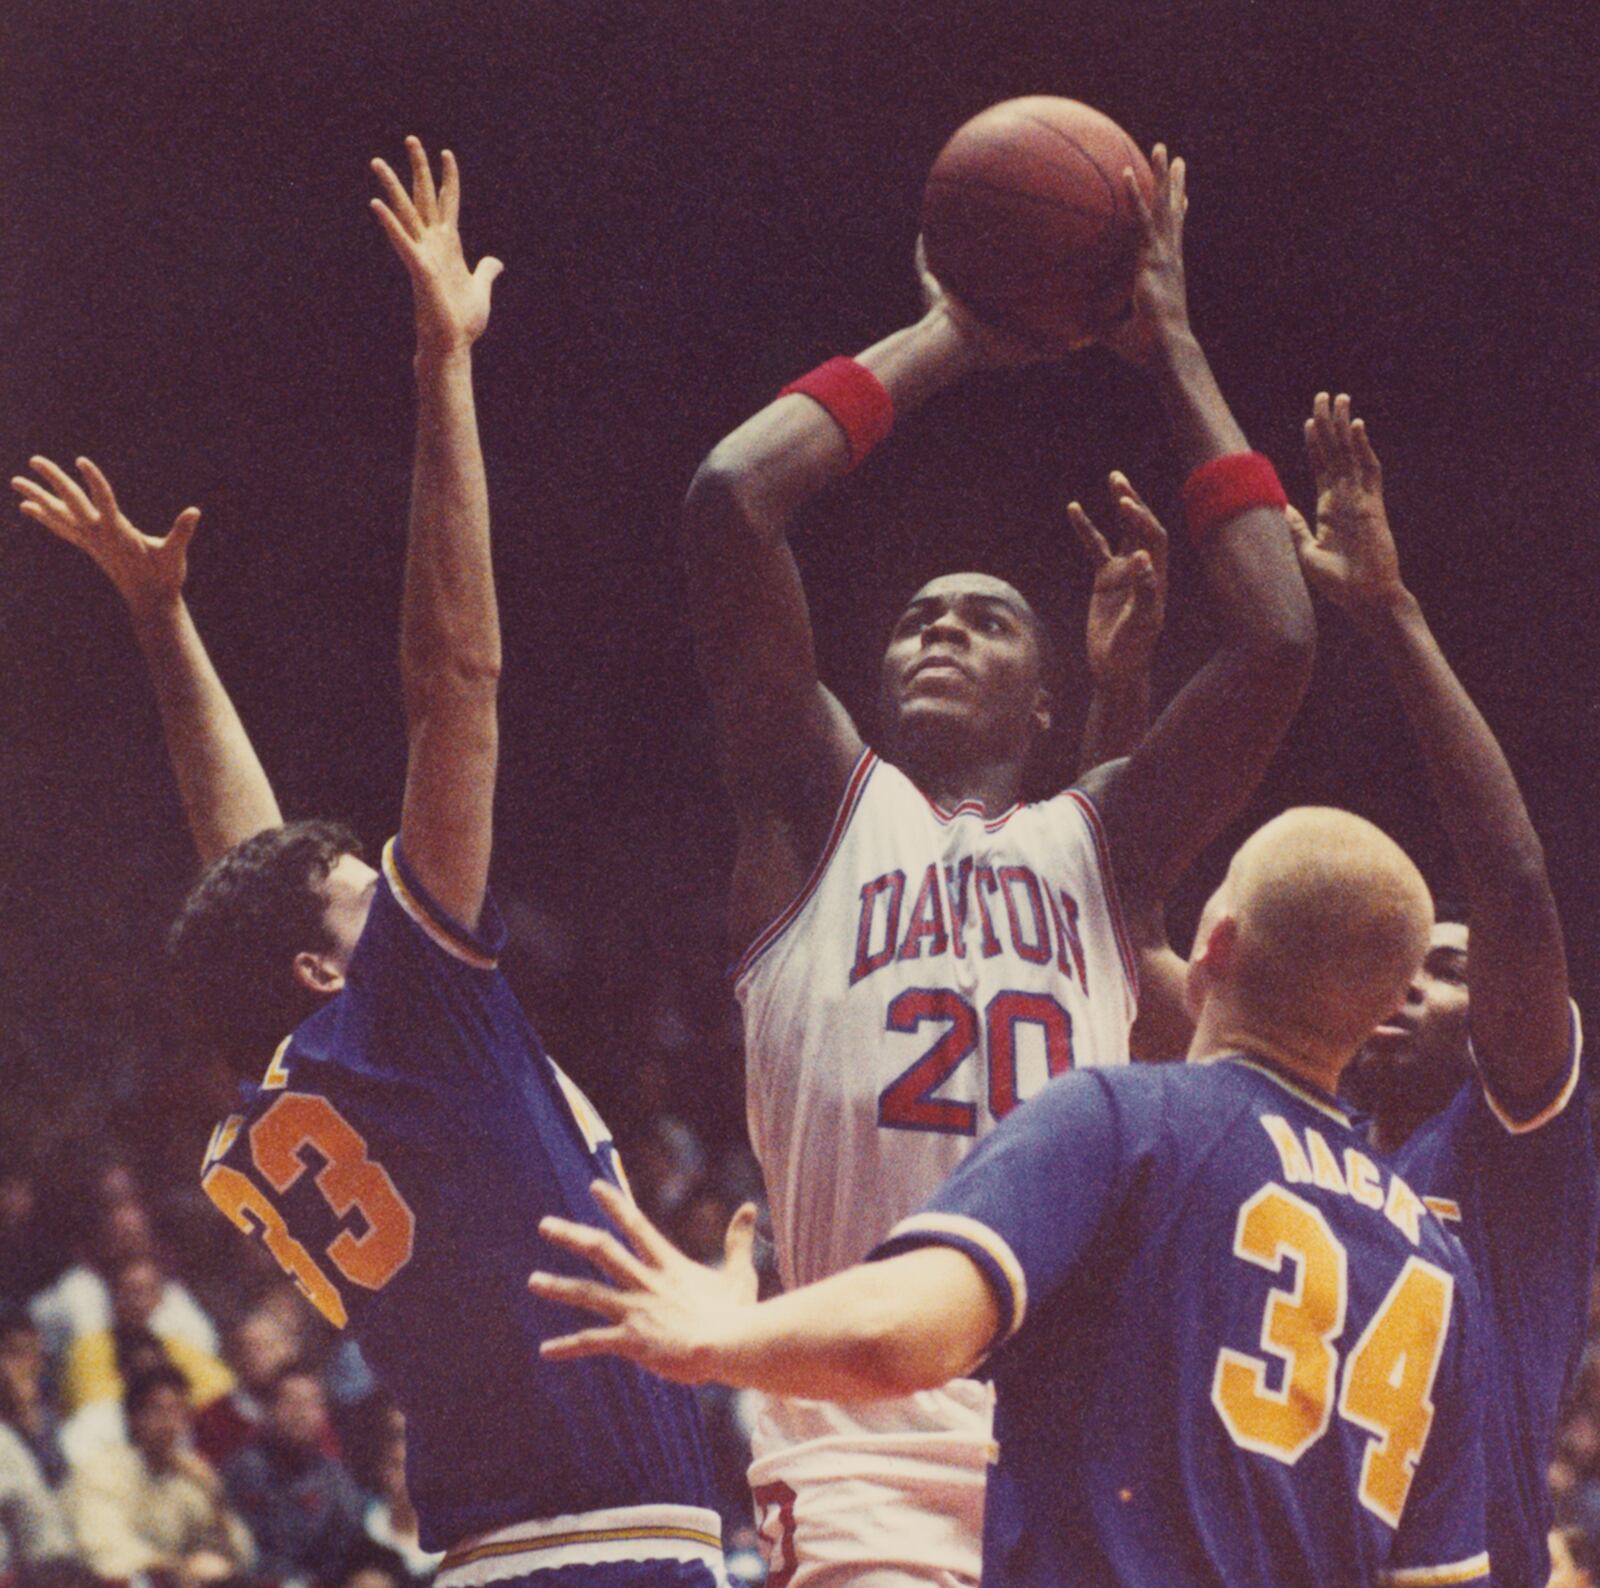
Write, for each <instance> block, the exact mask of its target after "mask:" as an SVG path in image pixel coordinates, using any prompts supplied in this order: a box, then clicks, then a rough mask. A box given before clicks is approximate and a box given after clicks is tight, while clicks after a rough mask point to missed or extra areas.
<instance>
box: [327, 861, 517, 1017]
mask: <svg viewBox="0 0 1600 1588" xmlns="http://www.w3.org/2000/svg"><path fill="white" fill-rule="evenodd" d="M505 941H506V928H505V923H504V921H503V920H502V919H501V916H500V912H499V909H498V908H497V906H496V904H495V902H494V898H493V896H492V895H490V894H486V895H485V896H484V902H483V912H482V914H481V916H480V918H479V920H478V923H477V925H476V926H475V927H469V926H467V925H465V924H464V923H462V922H460V921H457V920H455V919H454V918H453V917H452V916H451V915H450V913H449V912H448V911H447V910H445V909H444V908H443V906H441V905H440V904H439V903H438V902H437V900H435V899H434V898H433V896H432V894H430V893H429V891H428V889H427V886H426V885H425V883H424V882H423V880H422V878H421V877H419V876H418V875H417V873H416V871H415V870H414V869H413V868H412V866H411V865H410V864H409V862H408V861H407V859H406V856H405V851H404V849H403V847H402V845H401V842H400V839H399V837H398V836H397V837H394V838H391V839H390V840H389V841H388V842H387V843H386V844H385V845H384V846H383V850H382V853H381V855H380V856H379V863H378V878H377V882H376V884H375V886H374V890H373V899H372V909H371V911H370V913H369V914H368V917H367V924H366V927H365V929H364V930H363V932H362V934H361V938H360V941H359V942H358V943H357V944H356V950H355V953H354V955H353V956H352V958H351V964H350V975H351V981H352V982H353V983H356V984H358V985H359V983H360V981H361V980H362V977H363V975H365V974H370V973H371V972H372V971H373V970H374V969H375V968H378V967H379V966H381V965H382V964H383V963H384V962H386V961H387V960H388V959H389V958H391V957H392V956H393V955H394V954H396V953H397V952H399V953H412V954H416V953H422V954H425V955H426V956H427V957H429V958H434V959H438V960H439V961H440V962H441V963H446V964H454V965H461V966H464V967H466V968H467V969H469V970H475V971H493V970H495V969H496V968H497V966H498V964H499V960H500V953H501V951H502V949H503V948H504V946H505Z"/></svg>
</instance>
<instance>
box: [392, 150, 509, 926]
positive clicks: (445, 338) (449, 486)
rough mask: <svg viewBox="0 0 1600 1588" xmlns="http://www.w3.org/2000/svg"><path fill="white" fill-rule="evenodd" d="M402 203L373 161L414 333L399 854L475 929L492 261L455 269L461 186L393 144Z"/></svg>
mask: <svg viewBox="0 0 1600 1588" xmlns="http://www.w3.org/2000/svg"><path fill="white" fill-rule="evenodd" d="M406 151H407V153H408V155H409V156H410V161H411V191H410V193H409V194H408V193H407V192H406V190H405V187H404V185H403V184H402V183H401V181H400V179H399V178H398V177H397V176H396V175H395V174H394V172H393V171H392V170H391V169H390V168H389V166H388V165H386V164H385V163H384V162H383V161H382V160H374V161H373V162H372V168H373V170H374V172H375V173H376V174H377V177H378V181H379V183H380V184H381V185H382V187H383V193H384V197H383V198H382V199H373V200H372V209H373V213H374V214H375V215H376V216H377V218H378V220H379V222H380V223H381V225H382V226H383V229H384V232H385V233H386V234H387V236H388V238H389V241H390V243H392V244H393V246H394V251H395V253H397V254H398V255H399V256H400V261H401V263H402V264H403V265H404V266H405V267H406V271H407V273H408V274H409V275H410V277H411V288H412V297H413V300H414V303H415V307H416V321H417V356H416V374H417V451H416V463H415V468H414V471H413V474H412V481H411V524H410V528H409V531H408V534H407V541H406V574H405V594H404V597H403V600H402V606H401V612H400V676H401V682H402V684H403V686H404V690H405V709H406V737H407V745H408V754H407V761H406V792H405V804H404V807H403V810H402V813H401V819H400V840H401V845H402V847H403V848H404V850H405V855H406V859H407V861H408V862H409V864H410V865H411V867H412V869H413V870H414V871H415V872H416V874H417V876H418V878H419V879H420V880H421V882H422V884H423V886H424V887H425V888H427V890H428V891H429V893H431V894H432V895H433V897H434V898H435V899H436V900H438V902H439V904H440V905H441V906H442V907H443V908H444V909H445V910H446V911H447V912H448V913H449V914H450V915H452V916H453V917H454V918H455V919H456V920H458V921H459V922H461V924H462V925H464V926H466V927H468V928H475V927H476V926H477V924H478V916H479V913H480V911H481V910H482V908H483V898H484V892H485V889H486V888H487V886H488V878H489V851H490V844H491V839H492V830H493V815H494V782H495V771H496V767H497V764H498V752H499V723H498V716H497V708H496V695H497V692H498V688H499V682H500V621H499V616H498V613H497V610H496V606H495V593H494V570H493V567H492V566H491V563H490V557H489V490H488V484H487V482H486V480H485V478H484V470H483V452H482V449H481V448H480V446H479V444H478V420H477V414H476V411H475V409H474V407H473V399H472V344H473V343H474V342H475V341H476V340H477V339H478V338H479V337H480V336H481V335H482V334H483V332H484V330H485V329H486V328H487V326H488V324H489V292H490V288H491V286H492V285H493V282H494V279H495V277H496V276H498V275H499V274H500V271H501V268H502V267H501V264H500V261H499V260H497V259H490V258H485V259H482V260H480V261H479V262H478V266H477V268H476V269H475V270H469V269H468V268H467V262H466V257H465V255H464V254H463V253H462V250H461V234H460V232H459V231H458V229H457V220H458V217H459V215H460V211H461V179H460V175H459V173H458V171H457V169H456V161H455V156H454V155H452V154H451V153H450V151H449V150H448V149H446V150H445V151H444V154H443V155H442V157H441V160H440V166H441V179H440V182H439V185H438V187H437V188H435V186H434V180H433V173H432V171H431V169H430V168H429V165H428V156H427V154H426V153H425V152H424V150H423V147H422V145H421V143H420V142H418V140H417V139H415V138H408V139H406Z"/></svg>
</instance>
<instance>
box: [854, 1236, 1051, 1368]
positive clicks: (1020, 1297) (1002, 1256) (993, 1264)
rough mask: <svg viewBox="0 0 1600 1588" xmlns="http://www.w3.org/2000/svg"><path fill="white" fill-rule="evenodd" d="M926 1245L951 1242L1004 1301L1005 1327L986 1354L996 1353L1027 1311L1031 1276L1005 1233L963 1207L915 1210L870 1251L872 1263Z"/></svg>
mask: <svg viewBox="0 0 1600 1588" xmlns="http://www.w3.org/2000/svg"><path fill="white" fill-rule="evenodd" d="M921 1246H948V1247H951V1248H952V1249H953V1250H955V1251H958V1252H960V1253H961V1254H962V1255H963V1256H965V1257H968V1258H970V1259H971V1260H972V1261H973V1262H974V1263H975V1264H976V1265H977V1267H978V1271H979V1272H980V1273H981V1274H982V1275H983V1277H984V1280H985V1282H986V1283H987V1284H988V1286H989V1289H990V1290H991V1291H992V1292H993V1294H994V1298H995V1300H996V1301H997V1302H998V1303H999V1304H1000V1327H999V1329H997V1330H996V1331H995V1337H994V1339H993V1340H991V1341H990V1342H989V1347H988V1350H987V1351H985V1353H984V1355H985V1356H992V1355H993V1354H994V1352H995V1351H997V1350H998V1349H999V1348H1000V1347H1001V1346H1002V1345H1004V1344H1005V1343H1006V1341H1007V1340H1009V1339H1010V1338H1011V1337H1012V1336H1013V1335H1014V1334H1016V1332H1017V1330H1018V1329H1020V1328H1021V1327H1022V1325H1023V1322H1024V1320H1025V1319H1026V1318H1027V1315H1028V1276H1027V1274H1026V1273H1024V1272H1023V1267H1022V1264H1021V1263H1020V1262H1019V1261H1018V1260H1017V1254H1016V1253H1015V1252H1013V1251H1012V1250H1011V1247H1010V1244H1009V1243H1008V1242H1007V1241H1006V1239H1005V1237H1004V1236H1002V1235H1000V1234H999V1233H998V1232H997V1231H995V1230H992V1229H990V1228H989V1226H988V1225H987V1224H984V1223H983V1222H982V1221H981V1220H978V1219H974V1218H969V1217H968V1216H967V1215H966V1214H964V1213H913V1214H912V1215H911V1217H910V1218H908V1219H901V1221H900V1222H899V1223H898V1224H896V1225H895V1227H894V1228H893V1229H892V1230H890V1231H889V1233H888V1234H887V1235H886V1236H885V1237H884V1238H883V1240H882V1241H880V1242H879V1243H878V1245H877V1246H875V1247H874V1248H873V1249H872V1251H870V1252H869V1253H868V1254H867V1259H866V1260H867V1261H868V1262H869V1263H873V1262H881V1261H883V1260H884V1259H886V1258H890V1257H899V1256H900V1255H902V1254H903V1253H905V1252H910V1251H915V1250H916V1249H917V1248H918V1247H921Z"/></svg>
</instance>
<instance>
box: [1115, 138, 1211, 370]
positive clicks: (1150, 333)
mask: <svg viewBox="0 0 1600 1588" xmlns="http://www.w3.org/2000/svg"><path fill="white" fill-rule="evenodd" d="M1150 169H1151V171H1152V172H1153V173H1154V175H1155V191H1154V192H1153V193H1152V194H1151V196H1150V201H1149V202H1148V203H1146V202H1145V196H1144V193H1143V191H1142V190H1141V189H1140V187H1139V182H1138V179H1137V178H1136V177H1135V176H1134V174H1133V170H1132V168H1131V167H1128V168H1125V169H1124V171H1123V173H1122V184H1123V188H1124V190H1125V191H1126V192H1127V195H1128V198H1129V202H1130V203H1131V204H1132V205H1133V207H1134V213H1135V214H1136V215H1137V216H1138V219H1139V254H1138V260H1137V263H1136V264H1135V266H1134V274H1133V299H1132V302H1131V303H1130V305H1129V313H1128V315H1127V317H1126V318H1125V319H1123V320H1121V321H1119V322H1118V323H1117V325H1116V326H1114V327H1113V328H1112V329H1111V330H1109V331H1107V332H1106V333H1105V334H1104V335H1102V337H1101V338H1100V340H1101V341H1103V342H1104V343H1105V345H1106V346H1107V347H1109V348H1110V349H1111V350H1112V352H1114V353H1116V354H1118V355H1119V356H1120V357H1122V358H1125V359H1127V360H1128V362H1129V363H1130V364H1147V363H1149V361H1150V359H1151V357H1152V356H1153V355H1154V353H1155V350H1156V348H1157V347H1158V346H1159V345H1161V343H1163V342H1164V341H1167V340H1169V339H1171V338H1173V337H1175V336H1181V335H1183V334H1184V333H1185V332H1187V331H1188V329H1189V298H1188V291H1187V288H1186V287H1185V285H1184V274H1183V218H1184V216H1185V215H1186V214H1187V213H1188V210H1189V194H1188V167H1187V165H1186V164H1185V163H1184V161H1183V160H1182V159H1181V158H1180V159H1177V160H1173V161H1172V162H1171V163H1170V164H1169V163H1168V160H1167V146H1166V145H1165V144H1164V143H1158V144H1157V145H1156V146H1155V148H1154V149H1152V150H1151V151H1150Z"/></svg>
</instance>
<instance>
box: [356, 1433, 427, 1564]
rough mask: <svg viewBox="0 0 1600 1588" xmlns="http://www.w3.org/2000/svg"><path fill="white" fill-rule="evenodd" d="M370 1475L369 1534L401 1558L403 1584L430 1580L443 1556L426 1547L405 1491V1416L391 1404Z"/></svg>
mask: <svg viewBox="0 0 1600 1588" xmlns="http://www.w3.org/2000/svg"><path fill="white" fill-rule="evenodd" d="M370 1479H371V1482H370V1485H369V1486H370V1487H371V1489H372V1490H373V1497H372V1498H371V1499H370V1500H369V1501H368V1502H367V1509H366V1514H365V1518H364V1521H365V1525H366V1530H367V1537H368V1538H370V1539H371V1540H372V1541H373V1542H374V1543H376V1544H379V1545H381V1546H382V1547H383V1548H384V1549H386V1550H390V1551H392V1552H393V1554H394V1555H395V1556H396V1557H397V1558H398V1560H399V1562H400V1564H401V1567H402V1569H403V1571H404V1576H403V1577H402V1579H401V1582H402V1588H404V1585H405V1584H408V1583H424V1582H429V1581H431V1580H432V1578H433V1574H434V1573H435V1572H436V1571H437V1570H438V1569H439V1563H440V1561H442V1560H443V1559H444V1556H443V1555H435V1554H431V1553H430V1552H429V1551H427V1550H425V1549H424V1548H423V1547H422V1544H421V1542H420V1540H419V1539H418V1537H417V1532H418V1529H417V1513H416V1511H415V1510H413V1509H412V1505H411V1496H410V1494H409V1493H407V1491H406V1424H405V1418H404V1417H403V1416H401V1414H400V1412H399V1410H398V1409H397V1408H395V1407H392V1406H391V1407H390V1408H389V1409H388V1415H387V1417H386V1418H385V1419H384V1429H383V1432H382V1433H381V1434H380V1435H379V1439H378V1449H377V1452H376V1454H375V1456H374V1459H373V1461H372V1465H371V1471H370Z"/></svg>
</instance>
